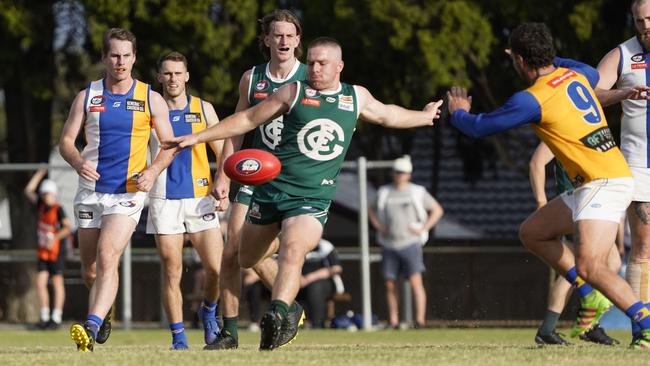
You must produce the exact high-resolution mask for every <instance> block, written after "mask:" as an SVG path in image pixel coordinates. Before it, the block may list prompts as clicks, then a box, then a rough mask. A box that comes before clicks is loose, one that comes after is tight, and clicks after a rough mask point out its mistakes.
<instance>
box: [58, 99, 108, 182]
mask: <svg viewBox="0 0 650 366" xmlns="http://www.w3.org/2000/svg"><path fill="white" fill-rule="evenodd" d="M85 97H86V91H85V90H82V91H80V92H79V93H78V94H77V96H76V97H75V98H74V101H73V102H72V107H70V113H69V114H68V119H67V120H66V121H65V125H63V131H62V132H61V138H60V140H59V153H61V156H62V157H63V159H64V160H65V161H67V162H68V164H70V166H72V167H73V168H74V170H76V171H77V174H79V176H81V177H82V178H84V179H87V180H90V181H95V180H97V179H99V173H97V170H96V169H95V167H94V166H93V164H92V163H91V162H89V161H87V160H86V159H84V158H83V157H82V156H81V153H80V152H79V150H77V147H76V146H75V144H74V142H75V140H76V139H77V136H78V135H79V131H81V128H82V127H83V125H84V117H85V113H84V108H85V106H84V99H85Z"/></svg>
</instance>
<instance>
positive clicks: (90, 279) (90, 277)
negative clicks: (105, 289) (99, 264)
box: [81, 267, 97, 286]
mask: <svg viewBox="0 0 650 366" xmlns="http://www.w3.org/2000/svg"><path fill="white" fill-rule="evenodd" d="M81 277H83V280H84V282H85V283H86V285H89V286H92V284H93V283H94V282H95V278H97V271H95V268H94V267H92V268H84V269H83V270H82V271H81Z"/></svg>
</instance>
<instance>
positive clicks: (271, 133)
mask: <svg viewBox="0 0 650 366" xmlns="http://www.w3.org/2000/svg"><path fill="white" fill-rule="evenodd" d="M306 78H307V67H306V66H305V64H303V63H302V62H300V61H298V60H296V63H295V65H294V67H293V69H292V70H291V72H289V74H288V75H287V77H286V78H284V79H276V78H274V77H272V76H271V74H270V72H269V64H268V63H265V64H261V65H257V66H254V67H253V69H252V71H251V78H250V82H249V84H248V103H249V104H250V105H251V106H254V105H256V104H259V103H260V102H262V101H264V99H266V98H268V97H269V96H270V95H271V94H273V93H275V92H276V91H277V90H278V89H279V88H280V87H282V86H283V85H286V84H289V83H291V82H294V81H297V80H304V79H306ZM283 126H284V124H283V116H280V117H277V118H275V119H273V120H272V121H268V122H265V123H264V124H262V125H260V126H259V127H258V128H257V129H255V130H253V131H251V132H250V133H251V134H252V142H251V145H250V147H252V148H254V149H262V150H266V151H270V152H273V150H275V148H276V147H277V146H278V145H279V143H280V139H281V138H282V137H281V136H282V133H281V132H282V127H283ZM249 138H251V137H249Z"/></svg>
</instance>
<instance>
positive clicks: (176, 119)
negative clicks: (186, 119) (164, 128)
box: [172, 116, 181, 122]
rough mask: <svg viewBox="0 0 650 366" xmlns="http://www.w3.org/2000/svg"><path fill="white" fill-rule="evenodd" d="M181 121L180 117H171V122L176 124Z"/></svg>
mask: <svg viewBox="0 0 650 366" xmlns="http://www.w3.org/2000/svg"><path fill="white" fill-rule="evenodd" d="M180 120H181V116H174V117H172V122H178V121H180Z"/></svg>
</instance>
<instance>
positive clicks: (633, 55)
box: [616, 37, 650, 168]
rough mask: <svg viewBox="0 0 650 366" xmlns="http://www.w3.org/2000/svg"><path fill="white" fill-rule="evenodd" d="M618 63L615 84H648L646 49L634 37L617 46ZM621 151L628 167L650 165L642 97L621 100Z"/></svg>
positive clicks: (649, 113) (649, 127) (648, 117)
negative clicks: (639, 98)
mask: <svg viewBox="0 0 650 366" xmlns="http://www.w3.org/2000/svg"><path fill="white" fill-rule="evenodd" d="M618 50H619V56H620V58H619V64H618V80H617V82H616V87H617V88H619V89H624V88H630V87H632V86H635V85H650V84H648V82H650V68H648V66H649V64H648V60H647V58H648V57H650V52H647V51H646V50H645V49H644V48H643V46H642V45H641V43H639V41H638V40H637V38H636V37H632V38H630V39H628V40H627V41H625V42H623V43H622V44H620V45H619V46H618ZM621 106H622V107H623V116H622V117H621V151H623V155H625V159H626V160H627V163H628V164H629V165H630V166H633V167H641V168H650V145H648V135H649V134H650V109H649V108H648V102H647V101H645V100H630V99H625V100H623V101H621Z"/></svg>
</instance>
